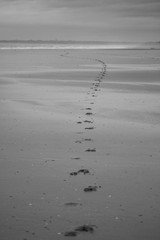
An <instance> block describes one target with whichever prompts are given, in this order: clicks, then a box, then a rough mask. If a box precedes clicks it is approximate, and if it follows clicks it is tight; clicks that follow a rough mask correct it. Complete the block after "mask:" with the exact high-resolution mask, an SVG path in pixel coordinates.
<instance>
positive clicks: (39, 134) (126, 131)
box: [0, 50, 160, 240]
mask: <svg viewBox="0 0 160 240" xmlns="http://www.w3.org/2000/svg"><path fill="white" fill-rule="evenodd" d="M159 76H160V51H154V50H149V51H147V50H146V51H142V50H141V51H136V50H134V51H132V50H130V51H129V50H105V51H104V50H85V51H83V50H67V51H63V50H52V51H51V50H50V51H49V50H42V51H38V50H35V51H33V50H24V51H23V50H20V51H0V226H1V227H0V239H2V240H32V239H33V240H34V239H36V240H51V239H54V240H57V239H74V238H75V239H77V240H78V239H87V240H89V239H96V240H97V239H98V240H106V239H109V240H121V239H123V240H151V239H152V240H159V239H160V147H159V146H160V78H159ZM82 225H85V227H83V228H80V229H77V228H78V227H80V226H82ZM86 226H87V227H86ZM67 235H73V236H67Z"/></svg>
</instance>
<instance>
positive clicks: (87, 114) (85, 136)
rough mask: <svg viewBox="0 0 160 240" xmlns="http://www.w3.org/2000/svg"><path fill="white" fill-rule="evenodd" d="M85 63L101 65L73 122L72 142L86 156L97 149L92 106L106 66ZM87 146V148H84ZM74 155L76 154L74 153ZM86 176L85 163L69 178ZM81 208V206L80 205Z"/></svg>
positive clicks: (95, 188)
mask: <svg viewBox="0 0 160 240" xmlns="http://www.w3.org/2000/svg"><path fill="white" fill-rule="evenodd" d="M62 56H63V57H70V58H74V59H76V58H77V59H81V60H82V58H80V57H75V56H71V55H69V53H67V52H66V53H65V54H64V55H62ZM83 59H84V60H85V61H86V60H88V61H91V62H95V63H98V64H100V65H101V70H100V72H99V73H98V74H97V76H96V77H95V79H93V81H92V82H91V86H90V88H89V89H88V91H87V92H86V96H85V97H84V107H83V108H82V109H80V115H79V116H78V119H76V120H75V124H77V131H76V132H75V134H76V138H75V141H74V144H81V146H82V147H81V149H82V151H83V152H85V153H86V154H94V153H96V151H97V149H96V147H95V145H94V144H95V143H94V142H95V141H94V140H95V139H94V138H93V136H94V134H93V131H94V130H95V128H96V126H95V115H96V112H95V109H94V104H95V103H96V98H97V97H98V95H99V92H100V91H101V82H102V81H103V78H104V77H105V75H106V64H105V62H103V61H102V60H99V59H91V58H83ZM86 146H87V147H86ZM75 155H76V153H75ZM71 159H72V160H85V159H81V156H76V157H75V156H74V157H73V156H72V157H71ZM78 175H80V176H86V175H93V174H92V173H91V170H90V169H88V168H85V163H84V162H83V167H82V168H80V169H76V170H74V171H71V172H70V173H69V176H70V178H72V179H73V178H74V177H75V176H78ZM100 188H101V186H99V185H96V184H95V183H94V184H93V185H89V186H86V187H85V188H84V189H83V193H84V194H94V192H96V191H98V190H99V189H100ZM82 206H83V204H82ZM96 228H97V226H95V225H90V224H84V225H82V226H80V227H78V228H76V229H74V230H72V231H66V232H65V233H64V234H63V235H64V236H65V237H76V236H77V235H79V234H80V233H81V232H85V233H92V234H93V233H94V231H95V229H96Z"/></svg>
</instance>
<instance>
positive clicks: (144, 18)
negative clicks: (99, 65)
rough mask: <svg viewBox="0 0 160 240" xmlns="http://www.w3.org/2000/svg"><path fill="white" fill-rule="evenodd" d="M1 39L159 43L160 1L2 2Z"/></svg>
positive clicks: (0, 8) (45, 0)
mask: <svg viewBox="0 0 160 240" xmlns="http://www.w3.org/2000/svg"><path fill="white" fill-rule="evenodd" d="M0 39H46V40H50V39H60V40H104V41H159V40H160V0H0Z"/></svg>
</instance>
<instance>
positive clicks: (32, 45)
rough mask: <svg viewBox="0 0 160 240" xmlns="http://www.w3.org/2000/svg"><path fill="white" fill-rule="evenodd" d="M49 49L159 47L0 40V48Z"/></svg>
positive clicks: (156, 46)
mask: <svg viewBox="0 0 160 240" xmlns="http://www.w3.org/2000/svg"><path fill="white" fill-rule="evenodd" d="M23 49H24V50H25V49H26V50H27V49H28V50H30V49H33V50H41V49H42V50H43V49H44V50H49V49H160V44H159V43H147V44H142V43H103V42H102V43H96V42H95V43H87V42H84V43H83V42H82V43H76V42H63V43H62V42H53V43H51V42H43V41H40V42H39V41H35V42H34V41H31V42H30V41H29V42H27V41H18V42H16V41H13V42H9V41H0V50H23Z"/></svg>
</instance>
